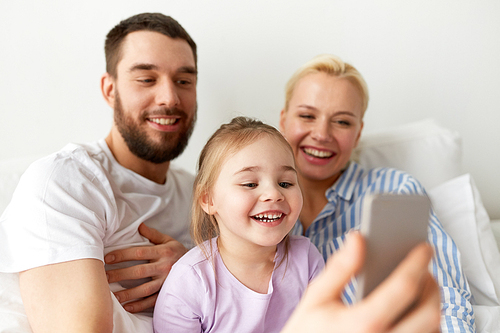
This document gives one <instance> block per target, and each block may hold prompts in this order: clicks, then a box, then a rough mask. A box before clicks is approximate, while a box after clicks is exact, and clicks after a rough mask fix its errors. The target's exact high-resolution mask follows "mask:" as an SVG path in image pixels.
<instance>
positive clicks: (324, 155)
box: [304, 148, 333, 158]
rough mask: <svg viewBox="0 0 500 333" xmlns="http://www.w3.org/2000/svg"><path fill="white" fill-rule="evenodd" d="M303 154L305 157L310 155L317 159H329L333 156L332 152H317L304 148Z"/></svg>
mask: <svg viewBox="0 0 500 333" xmlns="http://www.w3.org/2000/svg"><path fill="white" fill-rule="evenodd" d="M304 152H305V153H306V154H307V155H311V156H314V157H318V158H329V157H331V156H332V155H333V153H332V152H329V151H325V150H317V149H313V148H304Z"/></svg>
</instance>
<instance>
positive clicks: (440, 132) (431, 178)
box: [353, 119, 462, 189]
mask: <svg viewBox="0 0 500 333" xmlns="http://www.w3.org/2000/svg"><path fill="white" fill-rule="evenodd" d="M353 159H354V160H355V161H357V162H358V163H360V164H361V165H363V166H364V167H366V168H375V167H392V168H396V169H399V170H403V171H406V172H408V173H409V174H411V175H412V176H414V177H415V178H416V179H418V180H419V181H420V183H421V184H422V185H423V186H424V187H425V188H428V189H429V188H433V187H434V186H437V185H439V184H442V183H443V182H445V181H447V180H450V179H453V178H455V177H458V176H460V175H461V174H462V140H461V138H460V136H459V135H458V133H457V132H453V131H451V130H449V129H446V128H443V127H441V126H439V125H438V124H437V123H436V122H435V121H434V120H433V119H426V120H422V121H418V122H414V123H410V124H406V125H401V126H398V127H393V128H390V129H384V130H380V131H377V132H372V133H368V134H366V135H365V134H363V135H362V136H361V139H360V142H359V144H358V147H357V148H356V150H355V151H354V153H353Z"/></svg>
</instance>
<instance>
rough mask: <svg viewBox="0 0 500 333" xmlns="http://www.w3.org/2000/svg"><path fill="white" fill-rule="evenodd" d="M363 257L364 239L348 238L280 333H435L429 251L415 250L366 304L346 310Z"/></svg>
mask: <svg viewBox="0 0 500 333" xmlns="http://www.w3.org/2000/svg"><path fill="white" fill-rule="evenodd" d="M364 254H365V244H364V240H363V238H362V236H361V235H359V234H357V233H354V234H351V235H349V239H348V240H347V242H346V245H345V247H344V248H343V249H341V250H340V251H339V252H338V253H336V254H334V255H333V256H332V257H331V258H330V259H329V260H328V262H327V265H326V267H325V270H324V271H323V272H322V273H321V274H320V275H319V276H318V277H317V278H316V279H315V280H314V281H313V282H312V283H311V285H310V286H309V287H308V289H307V290H306V293H305V294H304V297H303V298H302V300H301V302H300V303H299V305H298V306H297V308H296V310H295V312H294V313H293V315H292V316H291V318H290V319H289V321H288V322H287V325H286V326H285V328H284V329H283V331H282V333H290V332H318V333H322V332H373V333H378V332H405V333H411V332H415V333H416V332H439V323H440V295H439V288H438V286H437V283H436V282H435V280H434V278H433V277H432V275H431V274H430V273H429V271H428V264H429V261H430V259H431V257H432V248H431V247H430V246H428V245H424V244H422V245H419V246H417V247H416V248H415V249H414V250H413V251H412V252H410V254H408V256H407V257H406V259H405V260H404V261H403V262H402V263H401V264H400V265H399V266H398V267H397V268H396V270H395V271H394V272H393V273H392V274H391V275H390V276H389V277H388V278H387V279H386V280H385V281H384V282H383V283H382V284H381V285H380V286H379V287H377V289H375V290H374V291H373V292H372V293H371V294H370V295H368V297H367V298H365V299H364V300H362V301H361V302H358V303H356V304H355V305H354V306H346V305H345V304H343V302H342V300H341V294H342V292H343V289H344V287H345V285H346V284H347V283H348V282H349V280H350V278H351V277H352V276H353V275H354V274H356V273H357V272H358V271H359V270H360V268H361V267H362V265H363V262H364Z"/></svg>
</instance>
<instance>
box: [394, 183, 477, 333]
mask: <svg viewBox="0 0 500 333" xmlns="http://www.w3.org/2000/svg"><path fill="white" fill-rule="evenodd" d="M399 188H400V193H406V194H410V193H415V194H425V190H424V189H423V188H422V186H421V185H420V183H418V181H417V180H415V179H414V178H412V177H409V178H408V179H406V181H405V182H403V183H401V186H400V187H399ZM428 240H429V243H430V244H431V245H432V246H433V248H434V257H433V260H432V261H431V264H430V265H429V266H430V270H431V272H432V274H433V276H434V277H435V278H436V281H437V282H438V284H439V288H440V291H441V311H442V314H441V331H442V332H443V333H446V332H475V331H476V330H475V320H474V311H473V309H472V304H471V292H470V288H469V284H468V282H467V279H466V278H465V274H464V272H463V270H462V266H461V263H460V252H459V251H458V248H457V246H456V244H455V242H454V241H453V239H452V238H451V237H450V236H449V235H448V234H447V233H446V231H445V230H444V229H443V226H442V225H441V222H439V219H438V218H437V216H436V214H435V213H434V212H433V211H432V210H431V214H430V218H429V229H428Z"/></svg>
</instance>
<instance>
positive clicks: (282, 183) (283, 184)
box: [278, 182, 293, 188]
mask: <svg viewBox="0 0 500 333" xmlns="http://www.w3.org/2000/svg"><path fill="white" fill-rule="evenodd" d="M278 185H279V186H280V187H283V188H289V187H290V186H293V184H292V183H288V182H280V183H279V184H278Z"/></svg>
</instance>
